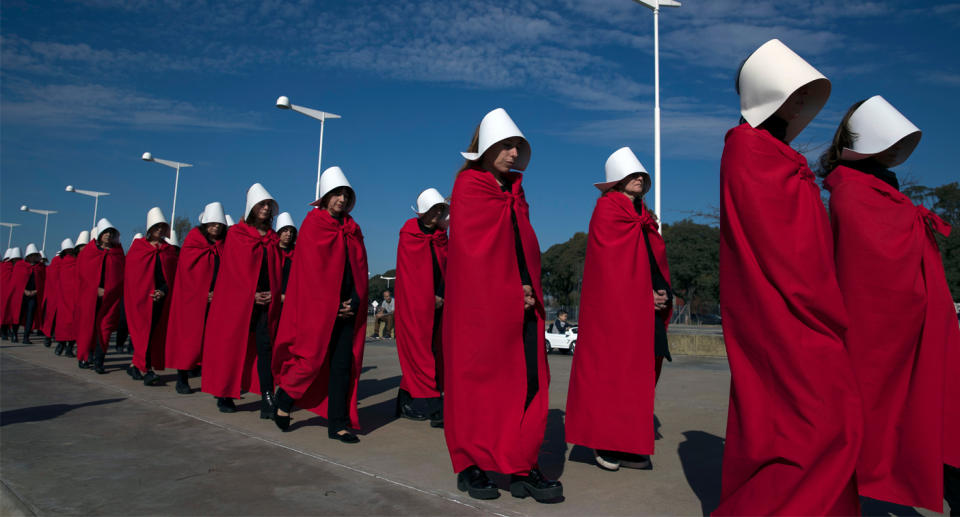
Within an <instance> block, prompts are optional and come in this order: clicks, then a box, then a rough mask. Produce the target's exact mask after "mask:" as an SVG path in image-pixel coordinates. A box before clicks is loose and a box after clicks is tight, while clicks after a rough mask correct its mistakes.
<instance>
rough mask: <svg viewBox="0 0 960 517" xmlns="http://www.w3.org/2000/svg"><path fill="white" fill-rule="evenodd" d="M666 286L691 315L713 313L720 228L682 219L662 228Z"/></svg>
mask: <svg viewBox="0 0 960 517" xmlns="http://www.w3.org/2000/svg"><path fill="white" fill-rule="evenodd" d="M663 239H664V241H666V244H667V261H668V262H669V266H670V284H671V286H672V287H673V291H674V293H676V294H677V296H679V297H680V298H682V299H683V300H684V301H685V302H686V303H688V304H689V305H690V312H691V313H695V314H696V313H713V312H716V309H717V305H718V304H719V303H720V229H719V228H717V227H714V226H708V225H706V224H699V223H695V222H693V221H691V220H689V219H684V220H682V221H678V222H676V223H673V224H665V225H663Z"/></svg>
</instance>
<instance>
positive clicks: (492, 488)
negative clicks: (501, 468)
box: [457, 465, 500, 499]
mask: <svg viewBox="0 0 960 517" xmlns="http://www.w3.org/2000/svg"><path fill="white" fill-rule="evenodd" d="M457 489H458V490H460V491H461V492H466V493H468V494H470V497H472V498H474V499H496V498H498V497H500V489H498V488H497V485H496V484H494V482H493V481H490V478H488V477H487V473H486V472H484V471H482V470H480V467H478V466H476V465H471V466H469V467H467V468H466V469H464V470H463V471H462V472H460V473H459V474H457Z"/></svg>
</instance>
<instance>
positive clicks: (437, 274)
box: [430, 242, 446, 298]
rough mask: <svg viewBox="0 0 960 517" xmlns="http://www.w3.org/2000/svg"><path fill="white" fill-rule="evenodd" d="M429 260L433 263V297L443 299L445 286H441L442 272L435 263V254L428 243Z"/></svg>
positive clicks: (438, 264) (436, 262)
mask: <svg viewBox="0 0 960 517" xmlns="http://www.w3.org/2000/svg"><path fill="white" fill-rule="evenodd" d="M430 258H431V260H432V261H433V295H434V296H439V297H440V298H443V291H444V288H445V287H446V286H444V285H443V272H441V271H440V262H439V261H437V252H436V250H434V248H433V243H432V242H431V243H430Z"/></svg>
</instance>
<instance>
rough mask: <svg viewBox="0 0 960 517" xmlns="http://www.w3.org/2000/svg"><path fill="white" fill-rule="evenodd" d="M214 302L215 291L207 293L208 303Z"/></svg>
mask: <svg viewBox="0 0 960 517" xmlns="http://www.w3.org/2000/svg"><path fill="white" fill-rule="evenodd" d="M212 301H213V291H210V292H209V293H207V303H210V302H212Z"/></svg>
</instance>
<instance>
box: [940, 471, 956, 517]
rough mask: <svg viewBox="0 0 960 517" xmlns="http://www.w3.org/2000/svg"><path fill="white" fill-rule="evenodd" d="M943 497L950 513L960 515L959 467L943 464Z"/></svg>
mask: <svg viewBox="0 0 960 517" xmlns="http://www.w3.org/2000/svg"><path fill="white" fill-rule="evenodd" d="M943 498H944V500H946V501H947V505H948V506H950V515H960V469H958V468H956V467H951V466H950V465H947V464H944V465H943Z"/></svg>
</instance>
